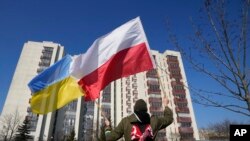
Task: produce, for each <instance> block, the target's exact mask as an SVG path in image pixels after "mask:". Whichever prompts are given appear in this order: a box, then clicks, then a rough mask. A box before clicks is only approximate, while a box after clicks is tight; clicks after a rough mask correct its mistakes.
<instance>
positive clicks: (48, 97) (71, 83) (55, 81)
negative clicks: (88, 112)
mask: <svg viewBox="0 0 250 141" xmlns="http://www.w3.org/2000/svg"><path fill="white" fill-rule="evenodd" d="M71 62H72V58H71V56H70V55H66V56H65V57H64V58H62V59H61V60H60V61H58V62H57V63H55V64H54V65H52V66H51V67H49V68H48V69H46V70H45V71H43V72H42V73H40V74H39V75H37V76H36V77H35V78H33V79H32V80H31V81H30V83H29V84H28V86H29V88H30V90H31V92H32V93H33V95H32V98H31V100H30V105H31V109H32V112H33V113H37V114H47V113H49V112H52V111H55V110H56V109H59V108H61V107H63V106H64V105H66V104H68V103H69V102H71V101H73V100H74V99H76V98H78V97H80V96H83V94H84V93H83V91H82V89H81V88H80V86H79V85H78V84H77V80H76V79H75V78H73V77H71V76H70V73H69V68H70V64H71Z"/></svg>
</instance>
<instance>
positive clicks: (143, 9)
mask: <svg viewBox="0 0 250 141" xmlns="http://www.w3.org/2000/svg"><path fill="white" fill-rule="evenodd" d="M236 4H237V2H236ZM201 7H202V1H201V0H189V1H187V0H172V1H170V0H168V1H166V0H157V1H153V0H147V1H145V0H123V1H118V0H105V1H102V0H99V1H97V0H85V1H83V0H81V1H80V0H74V1H70V0H23V1H20V0H10V1H9V0H1V1H0V48H1V52H0V57H1V58H0V78H1V81H0V86H1V89H0V111H2V106H3V104H4V101H5V98H6V95H7V93H8V89H9V86H10V82H11V79H12V76H13V73H14V71H15V67H16V65H17V61H18V58H19V56H20V53H21V50H22V47H23V44H24V43H25V42H27V41H53V42H56V43H60V44H61V45H63V46H64V47H65V50H66V52H67V53H69V54H79V53H83V52H85V51H86V50H87V48H88V47H89V46H90V45H91V44H92V42H93V41H94V40H95V39H96V38H98V37H100V36H102V35H104V34H106V33H108V32H110V31H111V30H113V29H114V28H116V27H117V26H120V25H121V24H123V23H125V22H127V21H129V20H130V19H132V18H135V17H137V16H140V17H141V20H142V24H143V26H144V29H145V32H146V35H147V38H148V41H149V44H150V47H151V49H154V50H159V51H160V52H163V51H164V50H166V49H174V48H173V46H172V45H171V44H170V43H169V42H168V41H167V38H168V36H167V35H168V34H167V30H166V26H165V20H166V19H168V20H170V22H171V25H172V28H173V30H174V31H175V32H176V33H177V34H178V35H180V36H181V37H187V36H188V35H189V34H190V33H191V32H192V30H191V24H190V22H189V17H190V16H192V17H198V13H199V8H201ZM183 42H185V41H184V40H183ZM184 63H185V62H184ZM184 65H185V70H186V75H187V79H188V81H189V84H190V85H193V86H194V85H196V86H198V87H203V88H207V89H213V88H214V87H216V88H218V87H217V86H216V85H207V84H211V83H210V80H209V79H206V78H203V77H202V76H201V75H200V74H197V73H195V72H194V71H193V70H192V69H191V68H190V67H189V66H188V65H187V64H186V63H185V64H184ZM201 81H202V82H204V83H200V82H201ZM193 106H194V110H195V115H196V120H197V124H198V127H204V126H206V125H208V124H209V123H213V122H217V121H221V120H223V119H225V118H228V119H231V120H238V121H245V122H246V121H247V120H249V119H247V117H243V116H241V115H238V114H235V113H231V112H228V111H225V110H220V109H217V108H209V107H204V106H201V105H197V104H194V105H193Z"/></svg>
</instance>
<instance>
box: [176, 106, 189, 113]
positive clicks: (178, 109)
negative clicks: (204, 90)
mask: <svg viewBox="0 0 250 141" xmlns="http://www.w3.org/2000/svg"><path fill="white" fill-rule="evenodd" d="M175 110H176V112H177V113H189V109H188V107H184V108H183V107H176V108H175Z"/></svg>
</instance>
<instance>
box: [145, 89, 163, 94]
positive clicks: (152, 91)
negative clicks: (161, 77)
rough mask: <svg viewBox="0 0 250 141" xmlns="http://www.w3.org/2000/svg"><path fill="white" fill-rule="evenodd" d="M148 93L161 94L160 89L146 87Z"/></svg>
mask: <svg viewBox="0 0 250 141" xmlns="http://www.w3.org/2000/svg"><path fill="white" fill-rule="evenodd" d="M148 94H161V90H151V89H148Z"/></svg>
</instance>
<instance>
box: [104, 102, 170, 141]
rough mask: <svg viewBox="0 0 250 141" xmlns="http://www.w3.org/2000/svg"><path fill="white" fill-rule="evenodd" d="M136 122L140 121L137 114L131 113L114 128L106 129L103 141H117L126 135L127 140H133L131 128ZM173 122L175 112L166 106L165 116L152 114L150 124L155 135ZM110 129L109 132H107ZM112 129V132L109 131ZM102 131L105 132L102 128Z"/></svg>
mask: <svg viewBox="0 0 250 141" xmlns="http://www.w3.org/2000/svg"><path fill="white" fill-rule="evenodd" d="M134 122H139V121H138V119H137V117H136V116H135V114H131V115H130V116H127V117H125V118H123V119H122V121H121V122H120V123H119V124H118V126H117V127H115V128H114V129H113V130H111V129H110V128H107V129H105V131H106V132H105V133H102V141H116V140H118V139H120V138H121V137H122V136H124V138H125V141H131V135H130V134H131V130H132V126H133V125H132V124H131V123H134ZM172 122H173V112H172V111H171V110H170V109H169V108H168V107H165V110H164V116H163V117H158V116H151V118H150V125H151V127H152V130H153V134H154V135H155V134H156V133H157V132H158V131H159V130H161V129H164V128H166V127H167V126H168V125H170V124H171V123H172ZM107 131H108V132H107ZM109 131H110V132H109ZM102 132H104V131H103V130H102Z"/></svg>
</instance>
